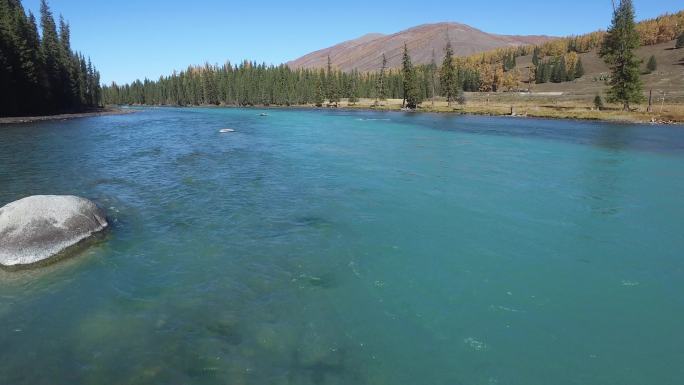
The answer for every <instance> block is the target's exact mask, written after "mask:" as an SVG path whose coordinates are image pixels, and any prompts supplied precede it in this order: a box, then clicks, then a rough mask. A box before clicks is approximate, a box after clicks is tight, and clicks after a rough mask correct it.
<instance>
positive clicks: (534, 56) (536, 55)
mask: <svg viewBox="0 0 684 385" xmlns="http://www.w3.org/2000/svg"><path fill="white" fill-rule="evenodd" d="M539 53H540V49H539V47H536V46H535V47H534V52H533V54H532V64H534V66H535V67H537V66H539Z"/></svg>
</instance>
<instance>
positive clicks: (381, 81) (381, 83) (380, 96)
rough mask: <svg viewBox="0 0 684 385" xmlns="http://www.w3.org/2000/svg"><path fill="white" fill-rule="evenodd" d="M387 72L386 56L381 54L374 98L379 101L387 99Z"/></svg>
mask: <svg viewBox="0 0 684 385" xmlns="http://www.w3.org/2000/svg"><path fill="white" fill-rule="evenodd" d="M386 74H387V57H386V56H385V54H384V53H383V54H382V66H381V67H380V74H379V75H378V83H377V93H376V99H377V100H380V101H384V100H387V85H386V84H385V83H386V79H385V75H386Z"/></svg>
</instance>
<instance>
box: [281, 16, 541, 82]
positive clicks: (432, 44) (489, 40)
mask: <svg viewBox="0 0 684 385" xmlns="http://www.w3.org/2000/svg"><path fill="white" fill-rule="evenodd" d="M447 32H448V38H449V40H450V41H451V44H452V46H453V47H454V53H455V54H456V55H457V56H467V55H471V54H474V53H479V52H484V51H488V50H491V49H494V48H501V47H509V46H516V45H525V44H537V43H541V42H544V41H546V40H550V39H553V37H550V36H510V35H494V34H490V33H486V32H483V31H480V30H479V29H475V28H473V27H470V26H468V25H465V24H458V23H437V24H424V25H420V26H417V27H413V28H410V29H407V30H405V31H401V32H397V33H395V34H392V35H383V34H379V33H372V34H368V35H364V36H362V37H360V38H358V39H354V40H349V41H345V42H344V43H340V44H337V45H335V46H332V47H329V48H325V49H322V50H319V51H316V52H312V53H310V54H308V55H305V56H302V57H300V58H299V59H295V60H293V61H291V62H289V63H288V65H289V66H290V67H292V68H323V67H325V66H326V65H327V62H328V55H330V60H331V61H332V64H333V66H334V67H335V68H338V69H340V70H342V71H351V70H353V69H358V70H359V71H373V70H376V69H378V68H380V64H381V62H382V59H381V57H382V54H383V53H385V56H386V57H387V62H388V67H390V68H393V67H394V68H396V67H399V66H401V55H402V52H403V49H404V43H406V44H407V45H408V48H409V51H410V53H411V58H412V59H413V62H414V63H416V64H428V63H429V62H430V60H431V58H432V52H433V51H434V52H435V56H436V60H437V61H438V62H439V61H441V58H442V55H443V52H444V46H445V44H446V41H447Z"/></svg>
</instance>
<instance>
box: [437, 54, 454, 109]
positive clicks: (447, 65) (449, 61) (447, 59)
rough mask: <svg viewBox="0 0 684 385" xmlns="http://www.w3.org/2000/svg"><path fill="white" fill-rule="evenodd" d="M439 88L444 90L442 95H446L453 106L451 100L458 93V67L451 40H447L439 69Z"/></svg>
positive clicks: (448, 102)
mask: <svg viewBox="0 0 684 385" xmlns="http://www.w3.org/2000/svg"><path fill="white" fill-rule="evenodd" d="M439 88H440V89H441V90H442V96H444V97H446V100H447V104H448V105H449V106H451V102H452V101H453V100H454V97H455V96H456V93H457V84H456V68H455V67H454V50H453V48H451V42H450V41H447V44H446V47H445V49H444V60H443V61H442V68H440V70H439Z"/></svg>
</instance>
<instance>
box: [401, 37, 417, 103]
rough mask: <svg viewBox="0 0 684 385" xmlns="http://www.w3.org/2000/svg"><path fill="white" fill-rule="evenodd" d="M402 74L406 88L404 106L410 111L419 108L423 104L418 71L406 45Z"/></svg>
mask: <svg viewBox="0 0 684 385" xmlns="http://www.w3.org/2000/svg"><path fill="white" fill-rule="evenodd" d="M401 62H402V67H401V74H402V78H403V79H402V80H403V86H404V87H403V88H404V102H403V106H404V107H406V108H409V109H412V110H413V109H415V108H416V107H418V103H420V102H421V100H420V95H419V93H418V85H417V83H416V82H417V78H416V71H415V69H414V67H413V63H412V62H411V55H409V51H408V45H406V44H404V54H403V56H402V61H401Z"/></svg>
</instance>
